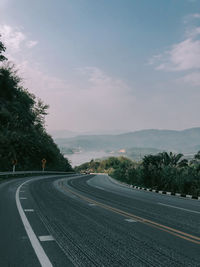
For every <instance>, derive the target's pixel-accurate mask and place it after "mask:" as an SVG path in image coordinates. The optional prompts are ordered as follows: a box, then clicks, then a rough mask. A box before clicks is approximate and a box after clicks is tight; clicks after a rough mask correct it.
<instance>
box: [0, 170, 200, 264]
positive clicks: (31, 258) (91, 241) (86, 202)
mask: <svg viewBox="0 0 200 267" xmlns="http://www.w3.org/2000/svg"><path fill="white" fill-rule="evenodd" d="M0 266H2V267H7V266H9V267H15V266H16V267H17V266H20V267H23V266H25V267H28V266H45V267H48V266H49V267H51V266H155V267H158V266H192V267H194V266H200V201H197V200H190V199H183V198H178V197H173V196H167V195H160V194H156V193H152V192H146V191H138V190H134V189H130V188H126V187H124V186H121V185H119V184H117V183H116V182H113V180H111V179H110V178H109V177H108V176H105V175H96V176H94V175H85V176H83V175H82V176H78V175H74V176H72V175H68V176H66V175H65V176H61V175H59V176H58V175H49V176H46V177H44V176H43V177H37V178H36V177H35V178H33V177H32V178H22V179H15V180H8V181H7V182H2V183H0Z"/></svg>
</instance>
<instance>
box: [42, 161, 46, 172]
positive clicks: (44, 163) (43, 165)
mask: <svg viewBox="0 0 200 267" xmlns="http://www.w3.org/2000/svg"><path fill="white" fill-rule="evenodd" d="M46 162H47V161H46V159H42V170H43V171H44V168H45V165H46Z"/></svg>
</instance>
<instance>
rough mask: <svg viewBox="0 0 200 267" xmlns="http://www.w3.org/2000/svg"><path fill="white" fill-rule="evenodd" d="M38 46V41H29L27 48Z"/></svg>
mask: <svg viewBox="0 0 200 267" xmlns="http://www.w3.org/2000/svg"><path fill="white" fill-rule="evenodd" d="M37 44H38V41H28V42H27V43H26V46H27V47H28V48H32V47H34V46H36V45H37Z"/></svg>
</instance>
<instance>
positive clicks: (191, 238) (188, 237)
mask: <svg viewBox="0 0 200 267" xmlns="http://www.w3.org/2000/svg"><path fill="white" fill-rule="evenodd" d="M60 185H61V186H62V188H63V189H64V190H65V191H67V192H70V193H72V194H74V195H76V196H78V197H79V198H81V199H83V200H85V201H87V202H90V203H93V204H95V205H97V206H99V207H102V208H104V209H106V210H110V211H112V212H114V213H117V214H120V215H122V216H124V217H128V218H131V219H134V220H137V221H138V222H141V223H144V224H147V225H149V226H152V227H154V228H157V229H159V230H162V231H165V232H167V233H169V234H171V235H174V236H177V237H180V238H182V239H185V240H187V241H190V242H193V243H195V244H198V245H200V237H197V236H194V235H191V234H188V233H185V232H182V231H180V230H177V229H175V228H172V227H169V226H166V225H163V224H160V223H156V222H154V221H151V220H148V219H145V218H142V217H140V216H137V215H134V214H132V213H129V212H126V211H123V210H120V209H117V208H114V207H111V206H109V205H106V204H103V203H101V202H98V201H96V200H93V199H91V198H88V197H85V196H83V195H81V194H79V193H77V192H75V191H73V190H71V189H69V188H68V187H66V185H64V184H63V182H61V183H60Z"/></svg>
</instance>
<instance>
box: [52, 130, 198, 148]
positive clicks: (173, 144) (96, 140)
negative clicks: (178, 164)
mask: <svg viewBox="0 0 200 267" xmlns="http://www.w3.org/2000/svg"><path fill="white" fill-rule="evenodd" d="M56 143H57V144H58V145H59V146H60V147H62V148H75V149H79V150H83V151H99V150H104V151H113V150H114V151H117V150H120V149H125V150H128V149H130V148H133V147H134V148H154V149H158V150H168V151H169V150H170V151H174V152H183V153H189V152H196V151H197V150H198V149H199V148H200V127H199V128H190V129H186V130H182V131H175V130H157V129H149V130H141V131H136V132H129V133H124V134H118V135H81V136H76V137H73V138H58V139H56Z"/></svg>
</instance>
